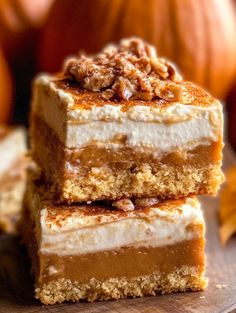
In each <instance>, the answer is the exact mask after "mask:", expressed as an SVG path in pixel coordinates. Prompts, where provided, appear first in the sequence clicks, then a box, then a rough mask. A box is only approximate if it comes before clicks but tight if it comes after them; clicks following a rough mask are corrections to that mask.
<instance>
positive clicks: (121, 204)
mask: <svg viewBox="0 0 236 313" xmlns="http://www.w3.org/2000/svg"><path fill="white" fill-rule="evenodd" d="M112 206H114V207H116V208H117V209H118V210H122V211H125V212H126V211H127V212H128V211H133V210H134V204H133V202H132V201H131V200H130V199H121V200H117V201H114V202H113V203H112Z"/></svg>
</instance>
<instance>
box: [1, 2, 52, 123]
mask: <svg viewBox="0 0 236 313" xmlns="http://www.w3.org/2000/svg"><path fill="white" fill-rule="evenodd" d="M53 1H54V0H1V1H0V47H1V48H2V50H3V52H4V55H5V58H6V60H7V62H8V66H9V69H10V71H11V74H12V78H13V86H14V88H13V89H14V94H15V95H16V107H15V116H16V119H15V120H14V121H15V122H18V123H22V122H25V121H26V120H27V118H28V117H27V111H28V108H27V103H28V102H29V95H30V81H31V79H32V76H33V75H34V74H35V55H36V53H35V52H36V43H37V40H38V35H39V31H40V29H41V28H42V27H43V25H44V24H45V21H46V18H47V13H48V11H49V9H50V7H51V5H52V3H53ZM0 57H1V58H2V56H0ZM2 63H3V61H1V59H0V64H1V65H2ZM3 64H4V65H3V69H2V68H0V82H1V86H0V90H2V89H4V90H3V91H1V92H0V106H1V113H0V116H1V121H2V120H4V121H9V112H11V111H12V110H11V107H12V105H13V102H14V101H11V100H10V99H12V100H13V97H9V95H8V96H7V98H6V95H7V94H8V93H10V91H11V87H10V85H8V84H10V82H9V81H10V80H9V78H6V62H5V61H4V63H3ZM8 77H9V76H8Z"/></svg>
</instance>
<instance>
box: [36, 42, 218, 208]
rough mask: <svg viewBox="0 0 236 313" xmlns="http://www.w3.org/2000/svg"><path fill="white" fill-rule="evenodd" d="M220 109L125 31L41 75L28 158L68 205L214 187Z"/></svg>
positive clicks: (208, 190)
mask: <svg viewBox="0 0 236 313" xmlns="http://www.w3.org/2000/svg"><path fill="white" fill-rule="evenodd" d="M222 132H223V119H222V106H221V104H220V103H219V101H217V100H215V99H214V98H213V97H211V96H210V95H209V94H208V93H207V92H206V91H205V90H203V89H202V88H200V87H198V86H196V85H194V84H193V83H191V82H187V81H184V80H182V79H181V77H180V75H179V74H178V73H177V71H176V69H175V68H174V66H173V65H172V64H171V63H169V62H168V61H167V60H165V59H161V58H158V57H157V55H156V51H155V49H154V48H153V47H152V46H150V45H148V44H146V43H145V42H143V41H141V40H139V39H136V38H131V39H127V40H123V41H121V43H120V44H119V45H118V46H108V47H106V48H105V49H104V50H103V51H102V52H101V53H99V54H97V55H95V56H76V57H74V58H71V59H68V60H67V61H66V62H65V64H64V69H63V71H62V72H61V73H60V74H57V75H54V76H50V75H46V74H41V75H39V76H38V77H37V78H36V80H35V82H34V89H33V100H32V111H31V144H32V155H33V157H34V159H35V160H36V162H37V163H38V164H39V165H40V166H41V168H42V169H43V172H44V175H45V178H46V180H47V182H48V184H49V186H50V187H51V188H52V189H53V190H54V191H56V194H57V196H59V197H60V200H62V201H67V202H75V201H93V200H102V199H111V200H115V199H120V198H126V197H127V198H132V197H160V198H180V197H183V196H187V195H189V194H215V193H216V192H217V190H218V188H219V185H220V184H221V182H222V180H223V175H222V172H221V160H222V153H221V152H222Z"/></svg>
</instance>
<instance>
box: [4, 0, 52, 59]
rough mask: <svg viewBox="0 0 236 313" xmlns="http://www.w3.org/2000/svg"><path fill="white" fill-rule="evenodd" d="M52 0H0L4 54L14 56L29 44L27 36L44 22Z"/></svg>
mask: <svg viewBox="0 0 236 313" xmlns="http://www.w3.org/2000/svg"><path fill="white" fill-rule="evenodd" d="M53 1H54V0H14V1H12V0H2V1H0V41H1V45H2V48H3V50H4V52H5V53H6V56H7V57H9V58H12V57H16V58H17V55H18V54H19V53H20V52H21V51H20V50H22V49H23V50H24V49H25V45H27V46H29V45H30V43H29V37H30V35H31V36H32V35H33V34H32V32H33V31H34V30H37V29H39V28H40V27H41V26H42V25H43V24H44V22H45V20H46V17H47V13H48V11H49V8H50V7H51V5H52V3H53Z"/></svg>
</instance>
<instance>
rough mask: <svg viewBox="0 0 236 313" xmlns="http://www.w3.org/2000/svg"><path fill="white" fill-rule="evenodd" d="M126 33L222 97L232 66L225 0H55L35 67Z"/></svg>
mask: <svg viewBox="0 0 236 313" xmlns="http://www.w3.org/2000/svg"><path fill="white" fill-rule="evenodd" d="M132 35H136V36H140V37H142V38H144V39H146V40H148V41H149V42H151V43H153V44H154V45H155V46H156V47H157V49H158V52H159V55H161V56H165V57H167V58H169V59H170V60H172V61H174V62H176V64H177V65H178V66H179V68H180V70H181V71H182V73H183V74H184V77H185V78H186V79H188V80H192V81H195V82H196V83H198V84H200V85H202V86H204V87H205V88H207V89H208V90H210V91H211V92H212V93H213V94H214V95H215V96H217V97H219V98H224V97H225V95H226V93H227V91H228V89H229V86H230V84H231V83H232V79H233V75H234V73H235V68H236V57H235V55H236V22H235V14H234V11H233V9H232V2H231V0H224V1H222V0H207V1H206V0H198V1H196V0H146V1H143V0H128V1H127V0H112V1H111V0H96V1H94V0H80V1H78V0H70V1H64V0H57V1H56V2H55V3H54V6H53V8H52V10H51V13H50V16H49V19H48V22H47V24H46V27H45V29H44V31H43V34H42V38H41V41H40V44H39V51H38V53H39V63H38V64H39V69H40V70H47V71H57V70H58V69H59V68H60V66H61V62H62V60H63V59H64V57H65V56H66V55H68V54H71V53H75V52H77V50H78V49H84V50H86V51H87V52H96V51H98V50H99V49H100V48H101V47H102V46H103V45H104V44H106V43H107V42H110V41H118V40H119V39H120V38H122V37H128V36H132Z"/></svg>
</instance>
